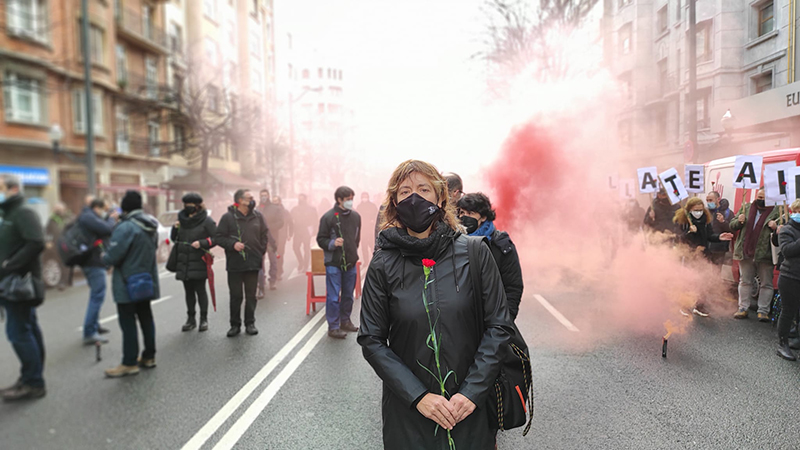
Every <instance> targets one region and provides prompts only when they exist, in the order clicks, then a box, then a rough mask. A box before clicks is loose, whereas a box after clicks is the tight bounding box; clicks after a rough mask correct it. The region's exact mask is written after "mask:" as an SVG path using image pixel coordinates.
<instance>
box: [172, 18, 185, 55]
mask: <svg viewBox="0 0 800 450" xmlns="http://www.w3.org/2000/svg"><path fill="white" fill-rule="evenodd" d="M169 48H170V50H171V51H172V53H173V54H176V55H182V54H183V29H182V28H181V27H180V25H178V24H176V23H174V22H173V23H170V24H169Z"/></svg>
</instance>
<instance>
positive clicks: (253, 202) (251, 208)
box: [247, 200, 256, 211]
mask: <svg viewBox="0 0 800 450" xmlns="http://www.w3.org/2000/svg"><path fill="white" fill-rule="evenodd" d="M255 207H256V201H255V200H250V203H248V204H247V209H248V210H250V211H252V210H254V209H255Z"/></svg>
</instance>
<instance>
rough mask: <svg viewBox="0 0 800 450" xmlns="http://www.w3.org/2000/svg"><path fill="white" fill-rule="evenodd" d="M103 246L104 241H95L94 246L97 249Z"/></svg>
mask: <svg viewBox="0 0 800 450" xmlns="http://www.w3.org/2000/svg"><path fill="white" fill-rule="evenodd" d="M101 245H103V240H102V239H98V240H96V241H94V246H95V247H100V246H101Z"/></svg>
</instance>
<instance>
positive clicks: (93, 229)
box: [77, 198, 118, 345]
mask: <svg viewBox="0 0 800 450" xmlns="http://www.w3.org/2000/svg"><path fill="white" fill-rule="evenodd" d="M117 217H118V216H117V214H116V212H111V213H109V208H108V203H106V202H105V201H104V200H103V199H99V198H95V199H93V200H92V202H91V203H90V204H89V206H88V207H86V208H84V209H83V211H81V214H80V215H79V216H78V223H77V226H78V227H81V229H82V230H83V233H84V234H85V235H86V236H88V237H89V238H90V239H89V241H90V242H92V243H93V244H92V249H91V250H90V253H89V256H88V259H86V260H85V261H84V262H83V263H81V270H82V271H83V274H84V276H85V277H86V282H87V283H88V284H89V304H88V305H87V306H86V316H85V317H84V319H83V344H84V345H95V344H97V343H103V344H105V343H107V342H108V339H106V338H104V337H101V336H100V333H103V334H105V333H107V332H108V331H107V330H106V329H104V328H101V327H100V323H99V321H98V320H99V318H100V309H101V308H102V307H103V302H104V301H105V299H106V270H107V268H106V265H105V263H103V257H102V254H103V249H104V248H105V246H106V245H107V244H108V238H110V237H111V232H112V231H113V230H114V224H116V218H117Z"/></svg>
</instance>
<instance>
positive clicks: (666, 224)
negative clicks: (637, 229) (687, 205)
mask: <svg viewBox="0 0 800 450" xmlns="http://www.w3.org/2000/svg"><path fill="white" fill-rule="evenodd" d="M678 209H680V205H677V204H675V205H670V204H669V200H667V201H666V203H662V202H661V201H660V200H658V199H656V200H653V204H652V205H651V206H650V207H649V208H647V212H645V213H644V225H645V226H646V227H650V229H651V230H653V231H660V232H662V233H663V232H665V231H673V226H674V225H673V224H672V218H673V217H675V211H677V210H678ZM650 211H655V213H656V218H655V220H653V219H651V218H650Z"/></svg>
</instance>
